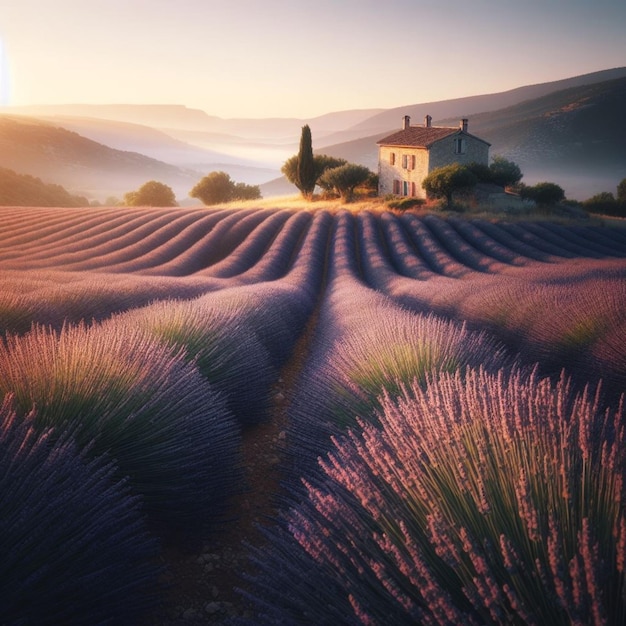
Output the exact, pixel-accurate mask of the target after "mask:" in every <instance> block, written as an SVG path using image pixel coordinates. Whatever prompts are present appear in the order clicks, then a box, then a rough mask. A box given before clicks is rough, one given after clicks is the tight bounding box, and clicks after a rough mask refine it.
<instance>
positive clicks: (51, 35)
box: [0, 0, 626, 119]
mask: <svg viewBox="0 0 626 626" xmlns="http://www.w3.org/2000/svg"><path fill="white" fill-rule="evenodd" d="M625 33H626V0H613V1H608V0H469V1H468V0H428V1H422V0H318V1H317V2H315V1H313V0H225V1H222V0H0V104H3V105H27V104H67V103H93V104H104V103H132V104H146V103H148V104H184V105H186V106H189V107H192V108H199V109H203V110H205V111H206V112H207V113H209V114H211V115H218V116H220V117H254V118H257V117H299V118H305V119H306V118H311V117H314V116H317V115H322V114H324V113H328V112H331V111H340V110H346V109H365V108H379V107H380V108H390V107H396V106H402V105H405V104H416V103H421V102H431V101H436V100H445V99H449V98H455V97H462V96H469V95H475V94H483V93H493V92H497V91H504V90H507V89H512V88H515V87H520V86H522V85H528V84H534V83H541V82H546V81H551V80H558V79H561V78H568V77H571V76H576V75H578V74H584V73H588V72H593V71H596V70H602V69H609V68H613V67H622V66H625V65H626V35H625Z"/></svg>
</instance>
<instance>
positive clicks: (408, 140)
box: [376, 126, 489, 148]
mask: <svg viewBox="0 0 626 626" xmlns="http://www.w3.org/2000/svg"><path fill="white" fill-rule="evenodd" d="M460 132H462V131H461V129H460V128H459V127H458V126H453V127H447V126H409V127H408V128H404V129H402V130H399V131H397V132H395V133H393V134H392V135H389V136H387V137H384V138H383V139H379V140H378V141H377V142H376V143H377V144H378V145H382V146H407V147H409V146H410V147H414V148H430V146H432V144H434V143H435V142H436V141H440V140H441V139H445V138H446V137H449V136H451V135H456V134H457V133H460ZM464 135H465V136H466V137H473V138H474V139H478V141H482V142H483V143H486V144H488V142H487V141H485V140H484V139H481V138H480V137H476V136H475V135H470V134H469V133H464ZM488 145H489V144H488Z"/></svg>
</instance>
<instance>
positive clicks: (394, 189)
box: [393, 180, 400, 196]
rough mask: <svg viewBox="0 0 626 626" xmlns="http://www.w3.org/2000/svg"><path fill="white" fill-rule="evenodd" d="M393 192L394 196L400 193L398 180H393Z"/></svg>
mask: <svg viewBox="0 0 626 626" xmlns="http://www.w3.org/2000/svg"><path fill="white" fill-rule="evenodd" d="M393 193H394V195H396V196H399V195H400V181H399V180H394V181H393Z"/></svg>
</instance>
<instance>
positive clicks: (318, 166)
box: [280, 154, 347, 191]
mask: <svg viewBox="0 0 626 626" xmlns="http://www.w3.org/2000/svg"><path fill="white" fill-rule="evenodd" d="M346 163H347V161H346V160H345V159H340V158H336V157H332V156H328V155H327V154H315V155H313V166H314V168H315V184H316V185H319V186H320V187H322V189H326V188H325V187H324V184H323V183H322V182H321V180H320V179H321V177H322V174H323V173H324V172H325V171H326V170H328V169H330V168H332V167H339V166H340V165H344V164H346ZM280 171H281V172H282V173H283V174H284V175H285V178H286V179H287V180H288V181H289V182H290V183H291V184H292V185H295V186H296V187H297V188H298V189H300V183H299V182H298V155H297V154H294V155H293V156H290V157H289V158H288V159H287V160H286V161H285V162H284V163H283V166H282V168H281V170H280ZM326 190H327V191H329V189H326Z"/></svg>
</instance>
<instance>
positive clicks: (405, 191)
mask: <svg viewBox="0 0 626 626" xmlns="http://www.w3.org/2000/svg"><path fill="white" fill-rule="evenodd" d="M402 195H403V196H408V195H409V183H408V182H407V181H406V180H403V181H402Z"/></svg>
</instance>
